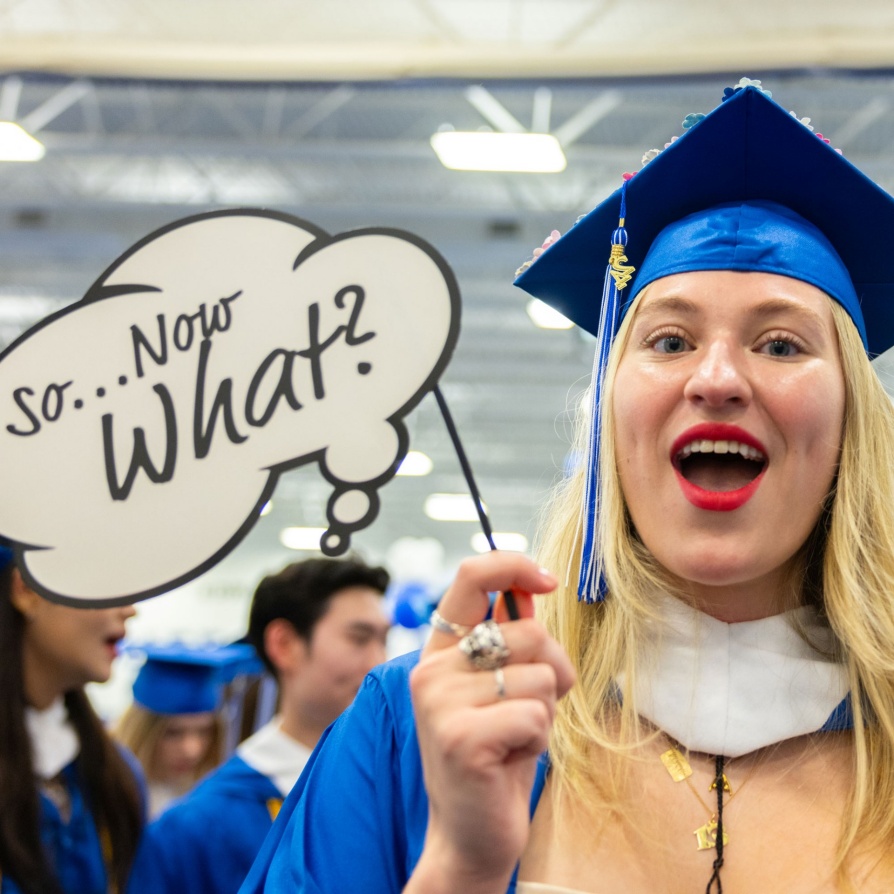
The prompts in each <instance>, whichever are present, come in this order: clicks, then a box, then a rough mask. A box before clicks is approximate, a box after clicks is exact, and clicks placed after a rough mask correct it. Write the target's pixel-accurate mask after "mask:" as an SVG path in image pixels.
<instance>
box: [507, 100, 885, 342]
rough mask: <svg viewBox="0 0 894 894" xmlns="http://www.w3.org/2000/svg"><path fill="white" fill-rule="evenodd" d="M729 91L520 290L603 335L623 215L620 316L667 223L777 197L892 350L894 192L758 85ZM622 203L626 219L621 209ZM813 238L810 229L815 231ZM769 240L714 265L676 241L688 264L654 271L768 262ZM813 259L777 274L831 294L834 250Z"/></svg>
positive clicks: (521, 282) (870, 331)
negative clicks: (764, 253) (820, 244)
mask: <svg viewBox="0 0 894 894" xmlns="http://www.w3.org/2000/svg"><path fill="white" fill-rule="evenodd" d="M727 92H728V95H727V97H725V98H724V101H723V102H722V103H721V105H719V106H718V107H717V108H716V109H714V110H713V111H712V112H710V113H709V114H707V115H704V116H703V115H692V116H689V119H688V120H687V121H686V122H684V126H685V125H687V124H688V125H689V126H688V127H687V129H686V130H685V131H684V133H683V134H682V135H681V136H680V137H679V138H677V139H675V140H674V141H673V142H671V143H670V145H669V146H667V148H665V149H664V150H663V151H661V152H659V153H658V154H657V156H656V157H654V158H653V159H652V160H650V161H649V162H648V163H647V164H645V165H644V166H643V168H642V169H641V170H640V171H638V172H637V173H636V174H635V175H634V176H633V177H632V178H630V180H629V181H627V182H626V183H625V184H624V185H623V186H622V187H621V188H619V189H618V190H616V191H615V192H614V193H613V194H612V195H611V196H609V197H608V198H607V199H606V200H605V201H604V202H602V203H601V204H599V205H598V206H597V207H596V208H594V209H593V210H592V211H591V212H590V213H589V214H587V215H585V216H584V217H582V218H581V219H580V220H579V221H578V222H577V223H576V224H575V225H574V226H573V227H572V228H571V229H570V230H569V231H568V232H567V233H566V234H565V235H564V236H562V237H561V238H560V239H558V240H557V241H556V242H555V243H554V244H552V245H551V246H550V247H549V248H547V249H546V251H544V252H543V254H541V255H540V257H539V258H538V259H537V260H536V261H535V262H534V263H533V264H532V265H531V266H530V267H528V268H527V269H526V270H524V271H523V272H522V273H521V275H520V276H519V277H518V278H517V279H516V285H518V286H520V287H521V288H522V289H524V290H525V291H526V292H529V293H530V294H532V295H534V296H536V297H537V298H540V299H541V300H543V301H545V302H546V303H547V304H550V305H552V306H553V307H554V308H556V310H558V311H560V312H561V313H563V314H564V315H565V316H567V317H568V318H569V319H571V320H573V321H574V322H575V323H577V325H578V326H580V327H581V328H583V329H585V330H587V331H588V332H591V333H593V334H594V335H595V334H597V332H598V327H599V317H600V295H601V292H602V286H603V278H604V274H605V270H606V260H607V258H608V252H609V249H610V246H611V244H612V241H613V238H612V237H613V233H614V232H615V231H616V230H617V229H618V228H619V216H623V217H624V218H625V220H624V223H623V224H622V226H623V227H624V228H625V229H626V244H625V245H624V255H626V264H625V265H624V266H625V267H632V268H633V270H632V271H630V279H629V288H628V289H627V290H626V291H627V293H628V294H622V299H623V306H622V308H621V316H623V311H624V309H625V308H626V306H629V304H630V301H631V300H632V298H633V297H635V296H636V293H637V292H638V291H639V290H641V289H642V287H643V286H644V285H645V284H646V283H645V282H644V277H642V275H641V273H642V270H641V268H642V266H643V262H644V259H645V257H646V254H647V253H648V252H649V250H650V249H651V248H652V246H653V243H655V242H656V237H658V235H659V233H661V232H662V230H664V229H665V228H666V227H668V225H670V224H673V223H675V222H677V221H680V220H681V219H682V218H685V217H687V216H688V215H692V214H694V213H696V212H703V211H705V210H706V209H710V208H714V207H716V206H720V205H729V204H730V203H756V206H757V207H758V208H760V207H762V203H774V204H775V205H781V206H783V209H784V210H783V211H782V214H786V213H788V214H789V215H790V214H791V212H795V214H797V215H798V216H800V218H803V219H804V224H806V225H804V226H803V229H804V230H805V231H808V230H812V228H816V229H817V230H818V231H819V240H817V241H825V240H828V244H830V245H831V246H832V247H833V249H834V253H836V254H837V255H838V257H839V258H840V260H841V262H843V265H844V269H845V271H846V273H847V274H848V275H849V278H850V280H851V283H852V285H853V290H852V293H851V294H852V296H853V297H851V296H843V295H836V294H833V295H832V297H834V298H835V299H836V300H838V301H839V302H840V303H841V304H842V305H843V306H844V307H845V309H846V310H847V311H848V313H849V314H850V315H851V318H852V319H853V320H854V323H855V325H856V326H857V328H858V330H859V331H860V333H861V335H862V336H863V339H864V343H865V344H866V346H867V349H868V351H869V352H870V354H873V355H874V354H880V353H882V352H883V351H885V350H887V348H889V347H891V345H892V344H894V251H892V248H891V245H892V233H894V199H892V197H891V196H890V195H889V194H888V193H887V192H885V191H884V190H883V189H881V187H879V186H878V185H877V184H875V183H874V182H873V181H872V180H870V179H869V178H868V177H867V176H866V175H865V174H863V173H862V172H861V171H860V170H858V169H857V168H856V167H855V166H854V165H853V164H851V163H850V162H849V161H848V160H847V159H846V158H844V157H843V156H842V155H841V154H840V153H839V152H837V151H836V150H835V149H833V148H832V146H830V145H829V144H828V142H827V141H826V140H824V139H823V138H822V137H820V136H819V135H818V134H816V133H814V132H813V131H812V130H811V129H810V128H809V127H808V126H806V125H805V124H804V123H802V122H801V121H800V120H799V119H797V118H796V117H794V115H793V114H791V113H789V112H788V111H786V110H785V109H784V108H783V107H782V106H780V105H778V104H777V103H776V102H774V101H773V99H771V98H770V96H769V94H767V93H766V92H764V91H763V90H762V89H760V87H759V86H745V87H741V88H738V89H735V90H730V89H728V91H727ZM623 201H626V215H621V206H622V202H623ZM764 207H765V206H764ZM785 209H787V210H785ZM811 225H812V227H811ZM668 235H669V234H668ZM777 235H778V234H777ZM816 235H817V234H815V232H811V237H812V238H813V237H815V236H816ZM757 236H758V233H757V232H756V233H755V237H757ZM773 238H774V237H772V236H766V238H764V239H763V240H762V242H761V243H760V244H758V243H755V246H756V251H755V252H753V253H752V254H751V256H750V257H749V258H747V259H744V260H742V259H740V260H739V261H737V262H736V261H735V259H734V256H733V253H732V251H730V252H729V253H728V254H727V255H726V256H722V255H718V256H717V257H716V258H715V259H714V261H708V260H706V258H705V255H704V251H703V248H704V243H702V244H701V249H702V256H701V258H700V259H699V260H694V256H693V255H691V254H690V255H688V256H687V255H686V249H685V247H682V246H681V244H680V243H679V242H678V243H677V244H676V245H674V246H672V247H671V248H669V249H668V250H669V251H676V252H678V253H680V254H683V255H684V260H683V261H682V262H681V264H682V266H681V267H680V268H679V269H677V270H667V271H666V272H659V273H658V275H661V276H663V275H667V272H681V270H696V269H698V270H704V269H742V270H756V269H767V268H766V267H763V266H760V264H761V261H760V260H759V254H760V252H759V250H758V249H760V248H766V247H767V246H768V245H770V243H771V240H772V239H773ZM666 244H667V245H670V243H669V242H668V243H666ZM777 244H778V242H777ZM656 247H657V246H656ZM681 248H682V250H681ZM816 250H817V249H815V248H814V249H812V251H816ZM687 257H688V259H689V262H690V263H689V266H686V263H687V261H686V260H685V258H687ZM799 257H800V258H801V260H800V262H798V258H799ZM812 258H813V256H812V255H807V256H805V255H803V253H801V252H799V251H797V250H796V249H795V248H794V247H793V249H792V257H791V261H792V266H790V267H789V268H788V269H783V270H781V271H778V272H784V273H785V274H786V275H789V276H793V277H795V278H796V279H805V280H806V281H808V282H811V283H812V284H813V285H817V286H818V287H819V288H821V289H823V291H826V292H827V293H831V291H830V283H831V282H832V281H833V280H834V281H836V282H837V281H839V280H840V274H838V275H837V276H833V275H829V274H831V267H830V266H829V265H830V264H831V260H829V259H830V258H831V256H829V255H828V254H827V255H825V256H824V258H823V267H824V271H823V272H822V273H817V272H816V271H815V268H814V264H813V260H812ZM706 263H708V264H710V263H713V264H715V266H705V264H706ZM839 267H840V265H839ZM638 278H639V281H638ZM652 278H658V277H657V275H655V276H653V277H652ZM864 319H865V325H864Z"/></svg>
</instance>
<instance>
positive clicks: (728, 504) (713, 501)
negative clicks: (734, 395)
mask: <svg viewBox="0 0 894 894" xmlns="http://www.w3.org/2000/svg"><path fill="white" fill-rule="evenodd" d="M693 441H737V442H738V443H739V444H747V445H748V446H749V447H753V448H754V449H755V450H759V451H760V452H761V454H763V456H764V458H765V459H764V466H763V468H762V469H761V470H760V472H759V473H758V474H757V476H756V477H755V478H754V480H752V481H750V482H749V483H748V484H746V485H745V486H744V487H739V488H737V489H736V490H728V491H716V490H706V489H705V488H703V487H699V485H697V484H694V483H693V482H691V481H689V480H687V479H686V478H684V477H683V473H682V471H681V469H680V461H679V455H680V452H681V451H682V450H683V448H684V447H685V446H686V445H687V444H691V443H692V442H693ZM766 456H767V450H766V448H765V447H764V445H763V444H761V442H760V441H759V440H758V439H757V438H755V437H754V435H752V434H750V433H749V432H747V431H745V430H744V429H742V428H739V427H738V426H736V425H726V424H723V423H716V422H703V423H700V424H699V425H694V426H693V427H692V428H689V429H687V430H686V431H685V432H683V434H681V435H680V436H679V437H678V438H676V439H675V440H674V443H673V445H672V446H671V463H672V464H673V467H674V471H675V472H676V474H677V481H678V482H679V484H680V490H682V492H683V496H684V497H686V499H687V500H689V502H690V503H692V505H693V506H695V507H696V508H697V509H707V510H708V511H710V512H732V511H733V510H734V509H739V508H740V507H742V506H744V505H745V504H746V503H747V502H748V501H749V500H750V499H751V498H752V497H753V496H754V494H755V493H756V492H757V489H758V488H759V487H760V484H761V481H762V480H763V477H764V472H765V471H766V470H767V462H766Z"/></svg>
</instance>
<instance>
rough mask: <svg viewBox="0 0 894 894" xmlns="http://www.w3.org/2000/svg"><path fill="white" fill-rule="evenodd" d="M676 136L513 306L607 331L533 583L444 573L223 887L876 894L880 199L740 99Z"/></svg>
mask: <svg viewBox="0 0 894 894" xmlns="http://www.w3.org/2000/svg"><path fill="white" fill-rule="evenodd" d="M684 125H685V130H684V132H683V133H682V134H681V135H680V136H679V138H678V139H676V140H672V141H671V142H670V143H669V144H668V145H667V147H666V148H665V149H664V150H663V151H661V152H657V151H656V152H650V153H647V159H648V160H647V163H646V164H645V165H644V166H643V167H642V169H641V170H640V171H639V172H638V173H636V174H635V175H633V176H632V177H631V178H629V179H628V180H626V181H624V182H623V183H622V185H621V188H620V189H618V190H617V191H616V192H615V193H614V194H612V195H611V196H610V197H609V198H607V199H606V200H605V201H604V202H603V203H602V204H600V205H599V206H598V207H597V208H595V209H594V210H593V211H592V212H590V213H589V214H588V215H586V216H585V217H583V218H582V219H580V220H579V221H578V223H577V224H575V225H574V226H573V227H572V229H571V230H570V231H569V232H568V233H566V234H565V235H564V236H562V237H561V238H559V239H558V240H557V241H555V242H554V243H553V244H551V245H550V246H549V247H548V248H547V249H546V250H545V251H543V252H542V253H540V254H539V257H538V258H537V259H536V260H535V261H534V262H533V263H532V264H530V265H529V266H528V268H527V269H526V270H524V272H522V274H521V275H520V277H519V279H518V284H519V285H520V286H521V287H522V288H524V289H525V290H527V291H529V292H530V293H532V294H534V295H536V296H538V297H540V298H542V299H543V300H545V301H547V302H549V303H550V304H552V305H553V306H554V307H556V308H557V309H558V310H560V311H561V312H562V313H564V314H566V315H567V316H569V317H570V318H571V319H573V320H574V321H575V322H576V323H577V324H578V325H580V326H581V327H583V328H584V329H587V330H589V331H590V332H592V333H594V334H595V335H596V336H597V356H596V362H595V365H594V381H593V389H592V395H593V400H592V406H591V409H590V412H589V413H588V414H587V418H586V419H584V420H583V421H582V425H581V440H580V445H579V446H580V450H581V454H582V455H583V456H585V457H586V460H585V461H584V462H582V463H581V465H580V468H579V469H578V470H577V472H576V473H575V474H574V475H572V476H571V477H570V478H569V479H568V480H567V481H565V482H564V483H563V484H562V486H561V487H560V488H559V491H558V493H557V494H556V496H555V499H554V501H553V504H552V506H551V509H550V512H549V516H548V518H547V521H546V527H545V533H544V535H543V538H542V546H541V549H540V551H539V553H538V557H537V561H536V562H534V561H531V560H529V559H527V558H524V557H521V556H517V555H509V554H500V553H492V554H490V555H487V556H483V557H479V558H476V559H472V560H469V561H467V562H466V563H464V564H463V565H462V566H461V568H460V570H459V572H458V574H457V577H456V579H455V581H454V583H453V585H452V586H451V587H450V589H449V590H448V591H447V593H446V594H445V595H444V597H443V599H442V600H441V603H440V605H439V606H438V614H437V616H436V618H435V624H434V626H435V628H436V629H435V632H434V633H433V635H432V637H431V640H430V641H429V643H428V644H427V645H426V646H425V648H424V649H423V650H422V653H421V655H414V656H409V657H404V658H401V659H398V660H397V661H395V662H393V663H391V664H389V665H385V666H384V667H383V668H380V669H377V670H376V671H374V672H373V674H371V675H370V676H369V677H368V678H367V681H366V684H365V686H364V688H363V689H362V690H361V692H360V694H359V696H358V698H357V700H356V701H355V703H354V705H353V707H352V708H351V709H349V711H348V712H347V713H346V714H345V715H344V716H343V717H342V718H341V719H340V720H339V722H338V723H336V724H335V725H334V727H332V728H331V730H330V731H329V733H328V735H327V737H326V739H325V741H324V742H323V743H322V744H321V745H320V747H318V749H317V751H316V752H315V754H314V756H313V758H312V759H311V762H310V764H309V765H308V768H307V769H306V770H305V773H304V775H303V776H302V778H301V780H300V781H299V783H298V784H297V786H296V787H295V789H294V790H293V792H292V794H291V796H290V798H289V799H288V801H287V802H286V805H285V806H284V808H283V811H282V814H281V818H280V820H279V821H278V822H277V824H276V825H275V826H274V829H273V832H272V834H271V836H270V837H269V838H268V840H267V843H266V846H265V850H264V851H263V852H262V854H261V857H260V859H259V861H258V863H256V865H255V867H254V870H253V873H252V874H251V875H250V877H249V879H248V881H247V883H246V885H245V886H244V887H243V892H244V894H254V892H260V891H265V892H279V891H286V890H288V891H292V892H305V894H311V892H313V894H317V892H332V891H351V890H363V891H364V892H371V894H385V892H398V891H405V892H407V894H416V892H425V894H439V892H451V894H452V892H458V891H461V892H463V894H503V892H506V891H509V892H518V894H533V892H552V894H559V892H562V894H646V892H648V894H677V892H696V891H707V892H709V894H710V892H716V894H720V892H723V891H725V892H726V894H746V892H748V894H751V892H755V891H761V892H785V894H807V892H810V894H825V892H838V891H859V892H861V894H872V892H890V891H892V890H894V411H892V406H891V403H890V401H889V399H888V397H887V396H886V395H885V393H884V391H883V390H882V387H881V385H880V383H879V380H878V378H877V376H876V374H875V372H874V371H873V369H872V367H871V366H870V362H869V358H870V357H872V356H874V355H876V354H879V353H881V352H882V351H884V350H885V349H887V348H888V347H890V346H891V345H892V344H894V250H892V248H894V200H892V198H891V197H890V196H889V195H888V194H887V193H886V192H884V191H883V190H882V189H880V188H879V187H878V186H876V185H875V184H874V183H872V182H871V181H870V180H869V179H868V178H867V177H866V176H864V175H863V174H862V173H861V172H860V171H859V170H858V169H857V168H855V167H854V166H853V165H852V164H850V163H849V162H848V161H847V160H846V159H845V158H843V157H842V156H841V155H840V154H839V153H838V152H836V150H835V149H834V148H833V147H832V146H830V145H829V144H828V143H827V141H825V140H824V139H823V138H821V137H820V136H819V135H818V134H816V133H814V132H813V131H812V130H811V129H809V127H808V126H807V125H806V124H805V123H803V122H802V121H801V120H799V119H798V118H797V117H795V116H794V115H793V114H790V113H789V112H788V110H787V108H785V107H783V106H780V105H778V104H777V103H776V102H775V101H774V100H773V99H772V98H771V97H770V95H769V94H768V93H766V92H765V91H764V90H763V88H762V86H761V84H760V83H759V82H751V81H745V80H743V82H741V83H740V84H739V85H737V86H736V87H735V88H729V89H728V90H727V91H726V94H725V96H724V99H723V102H722V103H721V104H720V105H719V106H718V107H717V108H716V109H714V110H713V111H711V112H710V113H709V114H707V115H701V114H697V115H691V116H689V117H688V118H687V120H686V122H684ZM600 296H601V298H600ZM545 569H548V570H545ZM569 570H570V572H569ZM578 570H579V573H578ZM569 578H570V580H569ZM506 590H511V591H512V592H513V593H514V594H515V595H514V601H515V603H516V604H517V607H518V608H519V609H520V611H521V614H522V615H523V617H522V618H521V619H520V620H509V617H508V615H507V612H506V611H505V609H504V608H503V604H504V603H503V601H502V600H498V602H497V605H496V608H495V611H494V615H493V617H492V618H490V619H488V620H486V618H488V612H489V607H490V601H489V598H488V594H489V593H492V592H494V591H506ZM531 594H533V595H531ZM535 602H536V612H535V611H534V610H533V609H532V605H533V603H535ZM532 615H535V617H532Z"/></svg>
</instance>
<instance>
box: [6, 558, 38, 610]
mask: <svg viewBox="0 0 894 894" xmlns="http://www.w3.org/2000/svg"><path fill="white" fill-rule="evenodd" d="M40 598H41V597H40V596H38V595H37V593H35V592H34V590H32V589H31V587H29V586H28V585H27V584H26V583H25V581H24V580H23V579H22V574H21V572H20V571H19V569H18V568H13V569H12V574H11V575H10V587H9V601H10V602H11V603H12V604H13V607H14V608H15V609H16V611H18V612H19V613H20V614H21V615H24V616H25V618H26V620H30V619H31V618H32V617H34V613H35V612H36V611H37V608H38V602H37V601H38V600H39V599H40Z"/></svg>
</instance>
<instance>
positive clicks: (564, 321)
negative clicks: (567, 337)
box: [525, 298, 574, 329]
mask: <svg viewBox="0 0 894 894" xmlns="http://www.w3.org/2000/svg"><path fill="white" fill-rule="evenodd" d="M525 309H526V310H527V311H528V316H529V317H530V318H531V320H532V321H533V322H534V324H535V325H536V326H539V327H540V328H541V329H571V328H573V327H574V323H572V322H571V320H569V319H568V317H566V316H565V315H564V314H560V313H559V312H558V311H557V310H556V309H555V308H554V307H550V306H549V305H548V304H546V303H544V302H543V301H541V300H540V299H539V298H532V299H531V300H530V301H529V302H528V303H527V305H526V308H525Z"/></svg>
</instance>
